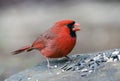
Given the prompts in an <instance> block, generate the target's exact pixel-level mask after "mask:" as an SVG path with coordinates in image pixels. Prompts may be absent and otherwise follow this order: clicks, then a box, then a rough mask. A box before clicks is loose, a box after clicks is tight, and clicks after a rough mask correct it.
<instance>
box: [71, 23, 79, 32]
mask: <svg viewBox="0 0 120 81" xmlns="http://www.w3.org/2000/svg"><path fill="white" fill-rule="evenodd" d="M78 26H80V24H78V23H75V24H74V28H73V29H72V30H73V31H80V28H79V27H78Z"/></svg>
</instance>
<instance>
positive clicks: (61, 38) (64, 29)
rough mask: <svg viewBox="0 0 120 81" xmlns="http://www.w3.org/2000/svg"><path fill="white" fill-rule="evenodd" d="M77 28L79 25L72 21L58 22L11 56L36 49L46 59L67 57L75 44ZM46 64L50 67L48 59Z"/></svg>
mask: <svg viewBox="0 0 120 81" xmlns="http://www.w3.org/2000/svg"><path fill="white" fill-rule="evenodd" d="M78 26H80V24H78V23H76V22H75V21H73V20H61V21H58V22H56V23H55V24H54V25H53V27H51V28H50V29H48V30H47V31H46V32H44V33H43V34H42V35H40V36H39V37H38V38H37V39H36V40H35V41H34V42H33V44H32V45H31V46H25V47H22V48H20V49H18V50H16V51H14V52H13V55H16V54H19V53H21V52H24V51H27V52H29V51H32V50H34V49H36V50H38V51H40V53H41V54H42V55H43V56H45V57H46V58H61V57H67V55H68V54H69V53H70V52H71V51H72V49H73V48H74V46H75V44H76V31H79V30H80V28H78ZM67 58H68V57H67ZM47 62H48V67H50V64H49V60H48V59H47Z"/></svg>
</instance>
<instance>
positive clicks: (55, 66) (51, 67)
mask: <svg viewBox="0 0 120 81" xmlns="http://www.w3.org/2000/svg"><path fill="white" fill-rule="evenodd" d="M47 66H48V69H56V68H57V67H58V66H57V65H54V66H51V65H47Z"/></svg>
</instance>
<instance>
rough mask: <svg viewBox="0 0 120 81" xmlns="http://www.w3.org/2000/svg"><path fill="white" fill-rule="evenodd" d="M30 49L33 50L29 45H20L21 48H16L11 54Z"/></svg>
mask: <svg viewBox="0 0 120 81" xmlns="http://www.w3.org/2000/svg"><path fill="white" fill-rule="evenodd" d="M31 50H33V48H32V47H31V46H25V47H22V48H20V49H18V50H16V51H13V52H12V55H16V54H19V53H22V52H24V51H27V52H28V51H31Z"/></svg>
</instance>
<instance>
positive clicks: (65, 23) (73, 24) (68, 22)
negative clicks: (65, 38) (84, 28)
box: [56, 20, 80, 37]
mask: <svg viewBox="0 0 120 81" xmlns="http://www.w3.org/2000/svg"><path fill="white" fill-rule="evenodd" d="M56 25H59V26H61V27H67V28H68V29H69V30H70V35H71V36H72V37H76V34H75V32H76V31H79V30H80V28H79V27H78V26H80V24H78V23H76V22H75V21H73V20H61V21H58V22H56Z"/></svg>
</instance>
